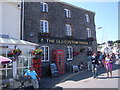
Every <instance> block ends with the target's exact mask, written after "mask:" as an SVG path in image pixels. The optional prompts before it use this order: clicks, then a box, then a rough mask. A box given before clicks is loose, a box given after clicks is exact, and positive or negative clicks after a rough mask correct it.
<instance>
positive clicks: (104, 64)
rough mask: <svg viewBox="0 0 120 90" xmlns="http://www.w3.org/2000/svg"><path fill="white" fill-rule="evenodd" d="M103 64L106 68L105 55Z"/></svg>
mask: <svg viewBox="0 0 120 90" xmlns="http://www.w3.org/2000/svg"><path fill="white" fill-rule="evenodd" d="M102 64H103V67H104V68H106V63H105V57H103V59H102Z"/></svg>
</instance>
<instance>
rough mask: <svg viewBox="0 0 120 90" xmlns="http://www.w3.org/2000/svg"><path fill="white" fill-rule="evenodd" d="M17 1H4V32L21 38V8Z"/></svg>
mask: <svg viewBox="0 0 120 90" xmlns="http://www.w3.org/2000/svg"><path fill="white" fill-rule="evenodd" d="M17 4H18V3H17V2H9V3H8V2H2V33H1V32H0V34H7V35H9V36H11V37H13V38H16V39H20V12H21V11H20V9H19V8H18V6H17Z"/></svg>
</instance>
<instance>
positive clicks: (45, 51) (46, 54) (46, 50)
mask: <svg viewBox="0 0 120 90" xmlns="http://www.w3.org/2000/svg"><path fill="white" fill-rule="evenodd" d="M41 49H42V50H43V56H42V62H46V61H49V46H41Z"/></svg>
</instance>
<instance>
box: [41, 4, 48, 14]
mask: <svg viewBox="0 0 120 90" xmlns="http://www.w3.org/2000/svg"><path fill="white" fill-rule="evenodd" d="M41 6H42V12H48V4H47V3H44V2H41Z"/></svg>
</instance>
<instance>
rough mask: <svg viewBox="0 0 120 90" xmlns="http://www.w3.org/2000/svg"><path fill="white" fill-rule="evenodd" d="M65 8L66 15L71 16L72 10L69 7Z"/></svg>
mask: <svg viewBox="0 0 120 90" xmlns="http://www.w3.org/2000/svg"><path fill="white" fill-rule="evenodd" d="M64 10H65V17H67V18H71V12H70V10H69V9H64Z"/></svg>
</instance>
